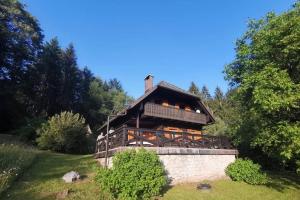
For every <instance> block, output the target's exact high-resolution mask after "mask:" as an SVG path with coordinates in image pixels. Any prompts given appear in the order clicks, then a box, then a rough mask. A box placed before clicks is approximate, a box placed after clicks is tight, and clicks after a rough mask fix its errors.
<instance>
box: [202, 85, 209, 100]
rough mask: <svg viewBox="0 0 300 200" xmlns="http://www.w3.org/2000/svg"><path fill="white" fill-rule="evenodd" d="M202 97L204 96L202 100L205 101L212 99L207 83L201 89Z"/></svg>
mask: <svg viewBox="0 0 300 200" xmlns="http://www.w3.org/2000/svg"><path fill="white" fill-rule="evenodd" d="M200 97H202V100H203V101H204V102H207V101H209V100H210V99H211V95H210V93H209V90H208V88H207V87H206V86H205V85H204V86H203V87H202V89H201V92H200Z"/></svg>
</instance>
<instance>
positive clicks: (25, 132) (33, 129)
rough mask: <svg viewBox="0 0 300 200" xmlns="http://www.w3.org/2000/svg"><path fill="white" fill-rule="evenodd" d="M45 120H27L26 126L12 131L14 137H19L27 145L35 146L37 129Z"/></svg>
mask: <svg viewBox="0 0 300 200" xmlns="http://www.w3.org/2000/svg"><path fill="white" fill-rule="evenodd" d="M44 122H45V120H44V119H42V118H33V119H27V120H26V122H25V124H24V125H23V126H21V127H20V128H18V129H15V130H13V131H12V134H13V135H17V136H19V138H20V140H21V141H23V142H26V143H28V142H29V143H31V144H34V143H35V140H36V137H37V129H38V128H40V126H41V124H42V123H44Z"/></svg>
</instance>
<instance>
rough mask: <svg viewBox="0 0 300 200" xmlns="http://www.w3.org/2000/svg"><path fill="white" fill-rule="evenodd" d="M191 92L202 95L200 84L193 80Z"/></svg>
mask: <svg viewBox="0 0 300 200" xmlns="http://www.w3.org/2000/svg"><path fill="white" fill-rule="evenodd" d="M189 92H190V93H192V94H195V95H199V96H200V90H199V88H198V86H197V85H196V84H195V83H194V82H193V81H192V82H191V85H190V87H189Z"/></svg>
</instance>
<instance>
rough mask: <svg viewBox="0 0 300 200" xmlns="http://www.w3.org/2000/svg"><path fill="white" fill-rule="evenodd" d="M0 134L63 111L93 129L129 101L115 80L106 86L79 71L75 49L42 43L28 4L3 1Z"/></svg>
mask: <svg viewBox="0 0 300 200" xmlns="http://www.w3.org/2000/svg"><path fill="white" fill-rule="evenodd" d="M0 13H1V14H0V113H1V115H0V123H1V124H0V131H1V132H7V131H11V130H13V129H17V128H19V127H22V126H23V125H25V124H28V123H29V122H30V121H32V120H36V119H47V118H48V117H50V116H53V115H54V114H56V113H60V112H62V111H66V110H67V111H73V112H75V113H80V114H81V115H83V116H84V117H85V119H86V122H87V124H89V125H90V126H91V127H92V129H96V128H97V127H98V126H100V125H101V124H102V123H103V122H104V120H105V117H106V115H107V114H108V113H110V112H112V111H113V110H114V111H117V110H120V109H121V108H122V107H123V106H124V104H125V103H126V101H130V100H131V98H130V97H128V96H127V95H126V93H125V92H124V90H123V88H122V86H121V84H120V82H119V81H118V80H116V79H111V80H109V81H103V80H101V79H100V78H98V77H95V76H94V75H93V74H92V72H91V71H90V70H89V69H88V68H87V67H84V68H83V69H82V68H81V67H79V66H78V64H77V58H76V52H75V49H74V46H73V45H72V44H70V45H69V46H68V47H66V48H65V49H64V48H62V47H61V46H60V45H59V42H58V40H57V38H54V39H52V40H50V41H48V42H45V41H44V37H43V33H42V30H41V28H40V26H39V24H38V22H37V20H36V19H35V18H34V17H32V16H31V15H30V13H28V12H27V11H26V9H25V8H24V5H23V4H21V3H19V2H17V1H12V0H1V1H0Z"/></svg>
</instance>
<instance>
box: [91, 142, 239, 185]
mask: <svg viewBox="0 0 300 200" xmlns="http://www.w3.org/2000/svg"><path fill="white" fill-rule="evenodd" d="M138 148H139V147H119V148H115V149H112V150H110V151H109V157H108V166H109V167H112V156H113V154H114V153H116V152H119V151H124V150H126V149H138ZM145 149H147V150H152V151H155V152H156V153H157V154H158V156H159V158H160V160H161V161H162V163H163V165H164V167H165V170H166V172H167V175H168V178H169V179H170V180H171V183H172V184H177V183H182V182H196V181H201V180H213V179H219V178H223V177H225V176H226V175H225V171H224V170H225V168H226V167H227V166H228V165H229V164H230V163H231V162H234V160H235V156H236V155H237V154H238V152H237V150H233V149H196V148H168V147H146V148H145ZM102 153H103V152H100V153H98V154H95V157H96V158H97V160H98V161H99V163H100V164H102V165H104V163H105V158H103V155H104V154H102Z"/></svg>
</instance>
